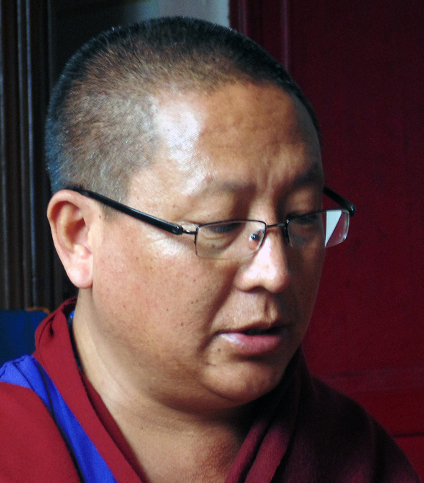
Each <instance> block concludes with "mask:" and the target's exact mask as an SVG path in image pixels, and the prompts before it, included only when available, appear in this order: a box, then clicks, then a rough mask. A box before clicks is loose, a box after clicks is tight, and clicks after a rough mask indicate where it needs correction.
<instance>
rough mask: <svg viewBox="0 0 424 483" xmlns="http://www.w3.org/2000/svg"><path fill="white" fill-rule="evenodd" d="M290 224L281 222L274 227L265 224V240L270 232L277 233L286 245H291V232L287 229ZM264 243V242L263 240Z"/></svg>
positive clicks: (273, 225) (274, 224)
mask: <svg viewBox="0 0 424 483" xmlns="http://www.w3.org/2000/svg"><path fill="white" fill-rule="evenodd" d="M287 226H288V223H287V221H285V222H279V223H273V224H272V225H267V224H265V233H264V237H263V238H264V239H265V237H266V236H267V234H268V232H269V231H276V232H277V234H279V235H281V237H282V238H283V241H284V242H285V243H290V237H289V232H288V229H287ZM262 242H263V240H262Z"/></svg>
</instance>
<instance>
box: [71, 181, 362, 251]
mask: <svg viewBox="0 0 424 483" xmlns="http://www.w3.org/2000/svg"><path fill="white" fill-rule="evenodd" d="M67 189H69V190H72V191H76V192H77V193H80V194H82V195H84V196H87V197H89V198H92V199H94V200H96V201H99V202H100V203H103V204H104V205H106V206H109V207H110V208H113V209H115V210H117V211H120V212H121V213H125V214H126V215H129V216H132V217H133V218H136V219H137V220H140V221H144V222H145V223H148V224H149V225H152V226H155V227H156V228H159V229H161V230H165V231H167V232H168V233H172V234H174V235H193V236H194V245H195V250H196V254H197V256H199V257H201V258H212V259H221V260H235V259H241V258H246V257H250V256H253V254H254V253H255V252H257V251H258V250H259V249H260V247H261V246H262V244H263V242H264V240H265V237H266V235H267V233H268V231H269V230H271V229H274V228H279V229H280V231H281V234H282V236H283V239H284V240H285V242H286V243H287V244H288V245H290V246H291V247H293V248H296V249H299V250H306V249H315V250H318V249H323V248H328V247H333V246H335V245H338V244H339V243H341V242H342V241H344V240H345V239H346V237H347V232H348V229H349V220H350V217H351V216H353V215H354V214H355V212H356V207H355V205H354V204H353V203H351V202H350V201H348V200H346V199H345V198H343V197H342V196H340V195H339V194H337V193H336V192H335V191H333V190H331V189H330V188H327V187H324V191H323V192H324V194H325V195H326V196H328V197H329V198H330V199H331V200H333V201H335V202H336V203H337V204H338V205H340V207H341V208H338V209H330V210H319V211H313V212H310V213H305V214H303V215H294V216H291V217H289V218H287V220H286V221H285V222H281V223H275V224H272V225H268V224H266V223H265V222H264V221H259V220H227V221H217V222H213V223H204V224H202V225H198V226H197V228H196V229H195V230H186V229H185V228H183V227H182V226H181V225H177V224H175V223H171V222H169V221H165V220H161V219H160V218H156V217H155V216H152V215H148V214H147V213H143V212H141V211H138V210H136V209H134V208H131V207H129V206H127V205H124V204H122V203H119V202H117V201H115V200H112V199H110V198H107V197H106V196H103V195H100V194H99V193H95V192H94V191H89V190H86V189H82V188H74V187H70V188H67Z"/></svg>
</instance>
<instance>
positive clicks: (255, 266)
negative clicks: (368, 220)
mask: <svg viewBox="0 0 424 483" xmlns="http://www.w3.org/2000/svg"><path fill="white" fill-rule="evenodd" d="M156 122H157V129H158V132H159V136H160V139H161V147H160V149H159V152H158V153H157V156H156V160H155V162H154V163H153V165H152V166H151V167H149V168H145V169H143V170H142V171H140V173H139V174H138V175H137V177H136V178H135V179H134V180H133V183H132V185H131V187H130V188H131V189H130V193H129V196H128V198H127V200H126V203H127V204H128V205H130V206H132V207H134V208H136V209H138V210H140V211H144V212H147V213H149V214H152V215H154V216H157V217H159V218H162V219H165V220H168V221H171V222H174V223H178V224H181V225H183V226H184V227H185V228H187V229H195V227H196V226H197V225H198V224H202V223H208V222H213V221H221V220H230V219H253V220H263V221H265V222H266V223H268V224H273V223H276V222H279V221H285V220H286V218H287V216H289V215H291V214H302V213H307V212H309V211H314V210H318V209H320V208H321V203H322V188H323V176H322V170H321V163H320V151H319V145H318V140H317V135H316V132H315V130H314V128H313V126H312V122H311V120H310V118H309V116H308V115H307V113H306V111H305V109H304V107H303V106H302V105H301V104H300V102H299V101H297V100H293V99H292V97H291V96H290V95H288V94H287V93H285V92H283V91H282V90H281V89H278V88H277V87H273V86H254V85H243V84H235V85H227V86H224V87H223V88H221V89H220V90H218V91H216V92H214V93H212V94H209V95H200V94H195V93H189V94H179V95H178V94H175V93H162V95H160V96H158V98H157V118H156ZM102 226H103V228H102V230H101V232H100V236H99V238H98V242H96V243H97V247H96V251H95V257H94V272H93V287H92V294H93V300H94V306H95V312H94V316H93V318H92V321H91V322H90V323H91V324H92V326H93V329H94V332H93V333H95V334H96V335H95V337H96V341H97V347H98V350H99V352H101V353H102V352H103V354H104V360H105V361H106V364H111V366H112V364H116V363H118V362H119V364H118V365H120V366H121V367H122V366H123V367H125V377H126V378H129V379H128V380H131V381H132V382H133V383H134V384H135V385H136V387H137V388H138V390H139V391H140V393H142V394H143V395H144V396H145V397H148V398H152V399H154V400H156V401H160V402H162V403H164V404H167V405H171V406H173V407H179V408H184V409H189V410H199V411H200V410H203V409H208V410H210V409H214V408H215V409H222V408H230V407H236V406H239V405H242V404H245V403H247V402H250V401H252V400H254V399H256V398H258V397H260V396H261V395H263V394H265V393H266V392H268V391H270V390H271V389H273V388H274V387H275V386H276V384H277V383H278V381H279V380H280V379H281V377H282V376H283V374H284V371H285V369H286V367H287V365H288V363H289V361H290V359H291V358H292V356H293V354H294V353H295V351H296V349H297V348H298V347H299V344H300V342H301V340H302V338H303V336H304V333H305V331H306V328H307V325H308V322H309V319H310V315H311V311H312V308H313V305H314V301H315V296H316V292H317V288H318V283H319V278H320V273H321V269H322V264H323V259H324V252H323V250H320V251H318V252H317V251H316V250H315V251H312V250H311V251H308V250H303V251H302V250H299V249H294V248H292V247H290V246H288V245H287V244H285V242H284V240H283V238H282V236H281V232H280V231H279V230H278V229H274V230H270V231H269V233H268V234H267V237H266V239H265V241H264V243H263V245H262V247H261V248H260V250H259V251H258V252H256V253H255V254H254V255H253V256H252V257H251V258H245V259H242V260H209V259H202V258H199V257H197V256H196V253H195V247H194V244H193V237H192V236H190V235H182V236H176V235H172V234H169V233H166V232H164V231H162V230H159V229H157V228H155V227H152V226H150V225H147V224H145V223H142V222H140V221H138V220H135V219H133V218H130V217H128V216H126V215H122V214H117V216H115V217H113V218H111V219H109V220H107V221H105V222H104V224H103V225H102Z"/></svg>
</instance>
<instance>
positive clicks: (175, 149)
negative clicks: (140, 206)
mask: <svg viewBox="0 0 424 483" xmlns="http://www.w3.org/2000/svg"><path fill="white" fill-rule="evenodd" d="M155 110H156V114H155V130H156V132H157V134H158V139H159V149H158V151H157V153H156V156H155V160H154V163H153V164H152V167H151V168H148V169H147V170H146V171H145V170H144V169H143V172H142V173H141V176H142V177H143V178H146V176H147V178H149V177H150V175H151V176H152V177H153V179H154V180H155V183H158V184H159V185H160V184H165V185H167V187H168V189H169V190H172V188H173V186H175V187H177V188H178V190H179V191H180V192H181V194H188V195H191V194H193V195H194V194H196V193H198V192H199V191H200V190H202V192H213V191H217V192H220V191H226V190H233V191H234V190H236V189H239V188H240V189H247V188H249V187H251V188H252V187H253V188H258V189H265V188H266V189H270V187H272V185H280V184H281V183H284V182H287V183H298V184H300V183H308V182H314V181H316V182H319V181H320V180H321V179H322V169H321V160H320V147H319V141H318V136H317V133H316V131H315V128H314V126H313V123H312V120H311V118H310V116H309V114H308V113H307V111H306V108H305V107H304V106H303V105H302V104H301V102H300V101H299V100H298V99H297V98H293V97H292V96H291V95H290V94H288V93H286V92H285V91H283V90H282V89H280V88H278V87H276V86H271V85H253V84H241V83H237V84H230V85H225V86H224V87H222V88H220V89H219V90H217V91H214V92H212V93H200V94H199V93H192V92H190V93H178V92H163V93H161V94H160V95H158V96H157V97H156V109H155Z"/></svg>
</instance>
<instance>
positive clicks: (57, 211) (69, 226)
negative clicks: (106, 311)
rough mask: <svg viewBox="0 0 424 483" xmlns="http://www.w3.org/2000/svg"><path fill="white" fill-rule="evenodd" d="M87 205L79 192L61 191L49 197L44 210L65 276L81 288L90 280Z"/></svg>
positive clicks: (90, 251) (89, 206)
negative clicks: (46, 207) (45, 210)
mask: <svg viewBox="0 0 424 483" xmlns="http://www.w3.org/2000/svg"><path fill="white" fill-rule="evenodd" d="M91 206H92V205H91V204H90V203H88V200H87V199H86V198H84V197H83V196H82V195H79V194H78V193H74V192H71V191H67V190H62V191H58V192H57V193H56V194H55V195H54V196H53V197H52V199H51V200H50V203H49V206H48V209H47V217H48V219H49V223H50V228H51V231H52V237H53V242H54V245H55V248H56V251H57V253H58V255H59V258H60V260H61V262H62V264H63V266H64V268H65V270H66V273H67V274H68V277H69V279H70V280H71V282H72V283H73V284H74V285H75V286H76V287H78V288H81V289H83V288H90V287H91V286H92V282H93V280H92V272H93V270H92V269H93V253H92V249H91V245H90V236H89V233H90V224H91V220H92V218H93V217H92V210H91V209H90V208H91Z"/></svg>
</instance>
